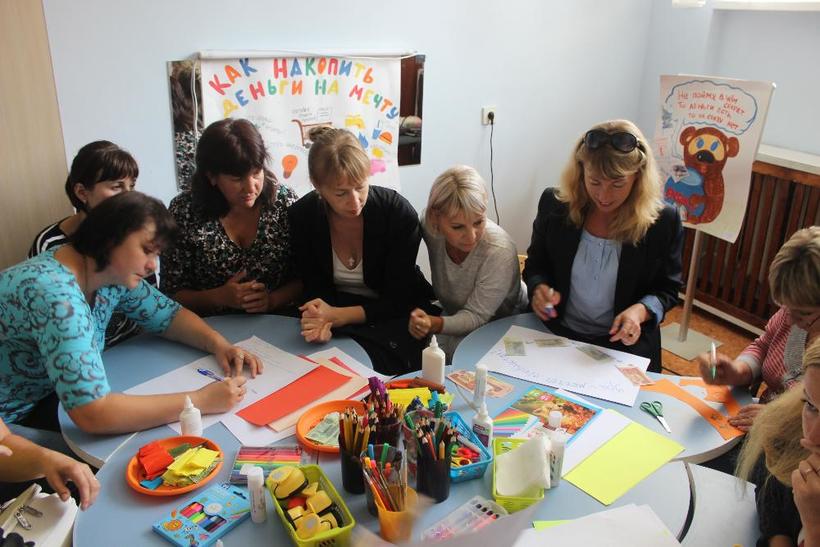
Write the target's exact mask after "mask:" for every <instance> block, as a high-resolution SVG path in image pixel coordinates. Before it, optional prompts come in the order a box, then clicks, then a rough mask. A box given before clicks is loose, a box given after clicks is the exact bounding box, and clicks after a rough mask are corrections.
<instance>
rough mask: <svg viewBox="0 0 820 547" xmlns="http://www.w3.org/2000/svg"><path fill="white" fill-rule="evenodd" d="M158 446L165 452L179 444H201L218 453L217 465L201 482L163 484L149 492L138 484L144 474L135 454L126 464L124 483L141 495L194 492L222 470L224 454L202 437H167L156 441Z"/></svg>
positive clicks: (174, 494) (169, 494)
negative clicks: (177, 485)
mask: <svg viewBox="0 0 820 547" xmlns="http://www.w3.org/2000/svg"><path fill="white" fill-rule="evenodd" d="M157 442H158V443H159V445H160V446H161V447H162V448H164V449H165V450H171V449H172V448H176V447H178V446H179V445H181V444H184V443H188V444H190V445H191V446H194V445H198V444H201V445H202V446H204V447H205V448H208V449H210V450H216V451H217V452H219V456H217V458H219V460H220V461H219V463H217V464H216V466H215V467H214V468H213V469H212V470H211V473H210V474H209V475H208V476H207V477H205V478H204V479H202V480H201V481H199V482H197V483H194V484H189V485H188V486H181V487H175V486H167V485H165V484H162V485H160V486H159V487H158V488H156V489H154V490H149V489H148V488H145V487H144V486H142V485H141V484H140V481H143V480H145V473H144V472H143V471H142V470H141V469H140V465H139V462H138V461H137V455H136V454H135V455H134V457H133V458H131V461H129V462H128V467H126V468H125V481H126V482H127V483H128V486H130V487H131V488H133V489H134V490H136V491H137V492H141V493H143V494H148V495H149V496H176V495H177V494H184V493H185V492H190V491H191V490H196V489H197V488H199V487H200V486H203V485H205V484H208V483H209V482H210V481H211V479H213V478H214V477H216V476H217V474H218V473H219V470H220V469H222V464H223V463H224V459H225V458H224V454H223V453H222V449H221V448H219V445H218V444H216V443H215V442H213V441H211V440H208V439H206V438H204V437H193V436H182V435H181V436H178V437H168V438H167V439H160V440H158V441H157Z"/></svg>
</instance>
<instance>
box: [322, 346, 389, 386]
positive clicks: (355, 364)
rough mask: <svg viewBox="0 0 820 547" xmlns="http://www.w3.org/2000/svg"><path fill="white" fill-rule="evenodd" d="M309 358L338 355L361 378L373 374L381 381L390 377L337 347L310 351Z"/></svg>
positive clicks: (328, 357) (327, 357)
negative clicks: (314, 351)
mask: <svg viewBox="0 0 820 547" xmlns="http://www.w3.org/2000/svg"><path fill="white" fill-rule="evenodd" d="M308 357H309V358H310V359H313V360H314V361H318V360H319V359H332V358H333V357H338V358H339V359H340V360H341V361H342V362H343V363H344V364H346V365H347V366H348V367H350V369H351V370H352V371H353V372H355V373H356V374H358V375H359V376H361V377H362V378H370V377H371V376H375V377H377V378H378V379H380V380H381V381H382V382H386V381H388V380H389V379H390V378H391V377H390V376H386V375H384V374H379V373H378V372H376V371H375V370H373V369H372V368H370V367H368V366H367V365H363V364H362V363H360V362H359V361H357V360H356V359H354V358H353V357H351V356H350V355H348V354H347V353H345V352H343V351H342V350H340V349H339V348H337V347H335V346H334V347H332V348H329V349H323V350H322V351H317V352H316V353H311V354H310V355H308Z"/></svg>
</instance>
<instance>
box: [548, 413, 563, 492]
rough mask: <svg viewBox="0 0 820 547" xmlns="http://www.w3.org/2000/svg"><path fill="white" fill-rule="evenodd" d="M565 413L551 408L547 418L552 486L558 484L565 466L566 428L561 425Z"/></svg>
mask: <svg viewBox="0 0 820 547" xmlns="http://www.w3.org/2000/svg"><path fill="white" fill-rule="evenodd" d="M562 419H563V415H562V414H561V411H560V410H551V411H550V413H549V417H548V418H547V425H548V431H547V433H548V435H549V439H550V454H549V463H550V488H554V487H556V486H558V483H560V482H561V474H562V473H563V468H564V448H565V447H566V444H567V433H566V429H564V428H563V427H561V420H562Z"/></svg>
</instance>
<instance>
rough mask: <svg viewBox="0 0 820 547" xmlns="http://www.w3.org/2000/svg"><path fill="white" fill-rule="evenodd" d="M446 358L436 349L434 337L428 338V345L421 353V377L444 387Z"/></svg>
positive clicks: (438, 348) (436, 344)
mask: <svg viewBox="0 0 820 547" xmlns="http://www.w3.org/2000/svg"><path fill="white" fill-rule="evenodd" d="M446 360H447V358H446V356H445V355H444V352H443V351H442V350H441V348H440V347H438V342H437V341H436V335H435V334H434V335H433V336H432V337H431V338H430V345H429V346H427V347H426V348H424V351H422V352H421V377H422V378H424V379H425V380H428V381H430V382H435V383H437V384H441V385H444V366H445V364H446Z"/></svg>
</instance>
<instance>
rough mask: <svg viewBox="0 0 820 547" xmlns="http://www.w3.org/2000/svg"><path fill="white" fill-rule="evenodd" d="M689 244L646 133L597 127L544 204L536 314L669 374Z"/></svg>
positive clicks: (532, 283) (535, 274)
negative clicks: (668, 328) (673, 317)
mask: <svg viewBox="0 0 820 547" xmlns="http://www.w3.org/2000/svg"><path fill="white" fill-rule="evenodd" d="M682 244H683V228H682V226H681V221H680V217H679V216H678V213H677V212H676V211H675V210H674V209H673V208H671V207H665V206H664V205H663V202H662V201H661V193H660V183H659V176H658V173H657V170H656V167H655V161H654V158H653V156H652V150H651V149H650V148H649V146H648V145H647V143H646V139H645V138H644V136H643V135H642V134H641V132H640V130H639V129H638V128H637V127H636V126H635V125H634V124H633V123H632V122H629V121H626V120H615V121H610V122H605V123H602V124H599V125H596V126H595V127H593V128H592V129H591V130H589V131H587V132H586V133H585V134H584V136H583V137H582V138H581V139H579V141H578V143H577V144H576V146H575V149H574V151H573V155H572V158H571V160H570V162H569V164H568V165H567V167H566V168H565V169H564V172H563V174H562V177H561V181H560V186H559V188H557V189H555V188H548V189H547V190H545V191H544V193H543V195H542V196H541V200H540V202H539V204H538V214H537V216H536V218H535V222H533V229H532V240H531V243H530V247H529V249H528V251H527V254H528V257H527V261H526V265H525V268H524V273H523V275H524V281H525V283H526V284H527V289H528V293H529V297H530V304H531V307H532V310H533V311H534V312H535V314H536V315H537V316H538V317H539V318H540V319H541V320H543V321H549V328H550V330H552V331H553V332H555V333H556V334H560V335H563V336H567V337H568V338H572V339H575V340H583V341H587V342H590V343H593V344H596V345H600V346H604V347H611V348H613V349H618V350H621V351H626V352H629V353H632V354H635V355H640V356H642V357H647V358H649V359H650V365H649V370H651V371H654V372H660V370H661V348H660V329H659V324H660V322H661V321H662V320H663V316H664V314H665V312H666V311H668V310H669V309H670V308H672V307H673V306H674V305H675V304H676V303H677V294H678V291H679V290H680V287H681V248H682ZM548 304H549V305H548Z"/></svg>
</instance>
